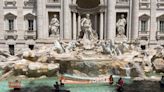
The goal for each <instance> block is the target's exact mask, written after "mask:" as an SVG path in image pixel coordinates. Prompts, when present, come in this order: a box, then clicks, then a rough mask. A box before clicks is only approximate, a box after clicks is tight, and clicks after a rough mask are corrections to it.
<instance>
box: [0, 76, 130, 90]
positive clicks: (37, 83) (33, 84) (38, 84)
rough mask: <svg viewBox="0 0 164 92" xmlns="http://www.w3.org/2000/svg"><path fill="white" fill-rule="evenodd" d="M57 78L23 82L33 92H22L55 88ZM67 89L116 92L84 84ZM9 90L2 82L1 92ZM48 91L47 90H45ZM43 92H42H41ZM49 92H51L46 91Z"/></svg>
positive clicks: (70, 86) (101, 85)
mask: <svg viewBox="0 0 164 92" xmlns="http://www.w3.org/2000/svg"><path fill="white" fill-rule="evenodd" d="M56 80H57V79H56V78H46V79H38V80H22V81H21V83H22V85H23V88H26V89H28V90H31V91H22V92H39V91H36V90H38V89H39V87H41V86H47V87H49V88H51V89H52V88H53V84H54V83H55V82H56ZM115 80H116V81H117V79H115ZM125 83H131V81H130V80H125ZM65 88H66V89H68V90H70V91H71V92H115V86H114V85H112V86H109V85H108V84H87V85H86V84H83V85H73V84H72V85H70V84H69V85H65ZM9 90H10V89H9V88H8V81H1V82H0V92H10V91H9ZM45 90H46V89H45ZM40 92H42V91H40ZM44 92H49V91H44Z"/></svg>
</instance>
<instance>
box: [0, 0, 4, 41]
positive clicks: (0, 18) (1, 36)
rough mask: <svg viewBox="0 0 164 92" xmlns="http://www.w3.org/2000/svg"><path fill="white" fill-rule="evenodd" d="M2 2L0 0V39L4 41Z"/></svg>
mask: <svg viewBox="0 0 164 92" xmlns="http://www.w3.org/2000/svg"><path fill="white" fill-rule="evenodd" d="M3 2H4V1H3V0H0V12H1V13H0V39H4V34H5V30H4V15H3V12H4V11H3Z"/></svg>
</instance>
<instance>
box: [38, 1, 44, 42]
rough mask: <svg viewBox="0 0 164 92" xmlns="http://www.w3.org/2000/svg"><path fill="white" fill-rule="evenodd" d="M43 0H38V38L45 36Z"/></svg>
mask: <svg viewBox="0 0 164 92" xmlns="http://www.w3.org/2000/svg"><path fill="white" fill-rule="evenodd" d="M43 25H44V23H43V0H37V34H38V39H43V38H44V32H43Z"/></svg>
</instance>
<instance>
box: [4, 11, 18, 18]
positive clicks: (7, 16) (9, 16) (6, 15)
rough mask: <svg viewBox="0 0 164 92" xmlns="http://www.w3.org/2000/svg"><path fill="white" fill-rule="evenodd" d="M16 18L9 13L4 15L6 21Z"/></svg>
mask: <svg viewBox="0 0 164 92" xmlns="http://www.w3.org/2000/svg"><path fill="white" fill-rule="evenodd" d="M16 17H17V15H15V14H13V13H11V12H9V13H7V14H5V18H7V19H14V18H16Z"/></svg>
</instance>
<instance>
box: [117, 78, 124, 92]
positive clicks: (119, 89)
mask: <svg viewBox="0 0 164 92" xmlns="http://www.w3.org/2000/svg"><path fill="white" fill-rule="evenodd" d="M123 85H124V80H123V79H122V78H121V77H120V79H119V80H118V82H117V88H116V90H117V92H123Z"/></svg>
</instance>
